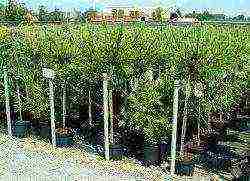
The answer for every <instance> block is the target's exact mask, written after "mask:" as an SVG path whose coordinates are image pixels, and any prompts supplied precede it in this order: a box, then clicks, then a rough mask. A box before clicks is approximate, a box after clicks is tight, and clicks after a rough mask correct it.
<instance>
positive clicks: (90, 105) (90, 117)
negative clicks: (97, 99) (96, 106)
mask: <svg viewBox="0 0 250 181" xmlns="http://www.w3.org/2000/svg"><path fill="white" fill-rule="evenodd" d="M91 107H92V101H91V92H90V89H89V125H90V126H92V125H93V120H92V110H91Z"/></svg>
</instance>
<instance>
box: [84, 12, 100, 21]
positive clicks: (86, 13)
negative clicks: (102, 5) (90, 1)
mask: <svg viewBox="0 0 250 181" xmlns="http://www.w3.org/2000/svg"><path fill="white" fill-rule="evenodd" d="M83 14H84V17H85V19H86V20H87V21H88V22H89V21H90V20H91V18H94V17H95V16H96V15H97V11H96V10H94V9H89V10H87V11H85V12H84V13H83Z"/></svg>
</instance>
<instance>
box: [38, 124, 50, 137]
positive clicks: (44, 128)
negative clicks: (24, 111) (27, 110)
mask: <svg viewBox="0 0 250 181" xmlns="http://www.w3.org/2000/svg"><path fill="white" fill-rule="evenodd" d="M40 136H41V137H43V138H49V139H51V129H50V126H49V125H48V124H47V123H40Z"/></svg>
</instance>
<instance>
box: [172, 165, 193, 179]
mask: <svg viewBox="0 0 250 181" xmlns="http://www.w3.org/2000/svg"><path fill="white" fill-rule="evenodd" d="M193 171H194V166H193V164H192V163H191V162H190V163H183V162H177V163H176V165H175V172H176V174H177V175H188V176H192V175H193Z"/></svg>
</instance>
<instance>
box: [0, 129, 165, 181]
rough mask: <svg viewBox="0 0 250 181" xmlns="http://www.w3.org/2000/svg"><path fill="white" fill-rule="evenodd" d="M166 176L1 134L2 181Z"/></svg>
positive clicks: (131, 163)
mask: <svg viewBox="0 0 250 181" xmlns="http://www.w3.org/2000/svg"><path fill="white" fill-rule="evenodd" d="M163 174H164V173H162V172H160V171H158V170H155V171H152V169H150V168H145V167H143V166H140V165H136V164H135V163H133V162H132V161H128V160H121V161H105V160H98V159H96V158H94V157H91V155H89V154H88V153H86V152H84V151H83V150H80V149H77V148H53V147H52V145H51V144H49V143H46V142H44V141H41V140H38V139H36V138H33V137H28V138H23V139H18V138H10V137H8V136H7V135H5V134H2V133H0V180H6V181H8V180H22V181H23V180H86V178H88V180H89V179H90V180H91V178H92V177H94V178H93V179H94V180H99V179H103V178H105V180H113V179H115V178H116V179H115V180H117V179H118V177H119V179H118V180H163V179H162V176H163ZM110 176H112V179H111V178H110ZM135 178H136V179H135Z"/></svg>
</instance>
